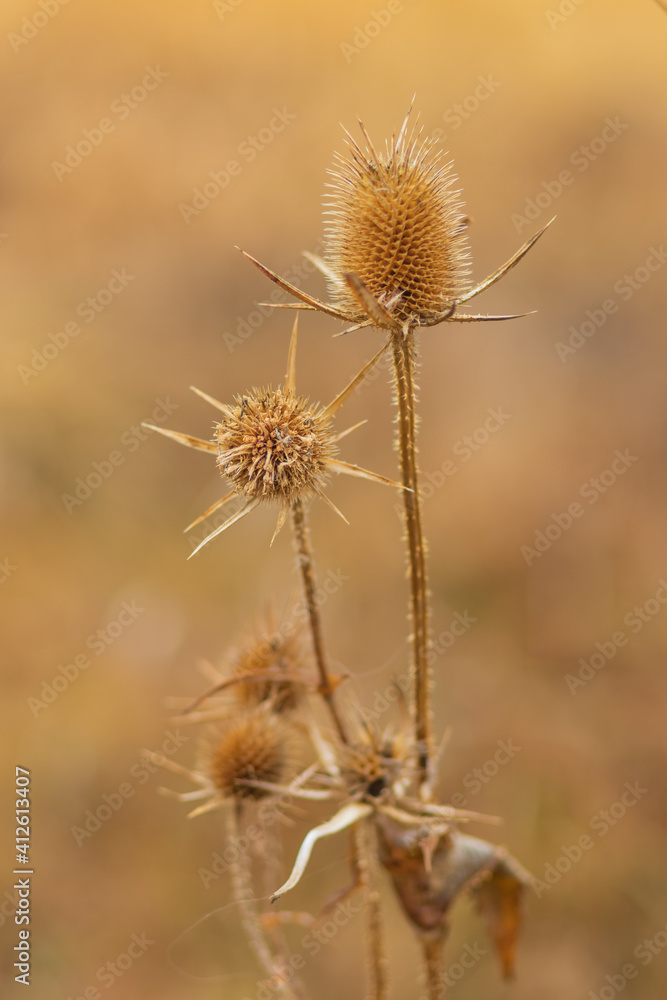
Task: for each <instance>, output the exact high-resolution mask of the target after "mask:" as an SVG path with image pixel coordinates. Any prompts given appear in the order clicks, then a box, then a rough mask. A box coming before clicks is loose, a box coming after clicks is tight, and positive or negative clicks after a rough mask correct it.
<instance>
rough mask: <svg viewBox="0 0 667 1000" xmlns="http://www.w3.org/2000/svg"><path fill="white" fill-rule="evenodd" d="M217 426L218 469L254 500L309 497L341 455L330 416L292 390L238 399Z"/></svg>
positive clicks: (258, 392) (265, 391) (268, 391)
mask: <svg viewBox="0 0 667 1000" xmlns="http://www.w3.org/2000/svg"><path fill="white" fill-rule="evenodd" d="M235 404H236V405H235V406H234V407H233V408H232V407H230V408H229V415H225V417H224V419H223V420H222V421H221V422H220V423H219V424H217V425H216V428H215V433H214V441H215V442H216V444H217V446H218V467H219V469H220V471H221V472H222V473H223V475H225V476H226V477H227V478H228V479H229V480H230V482H231V483H232V485H233V486H234V487H235V489H236V491H237V492H238V493H241V494H243V495H244V496H246V497H247V498H248V499H249V500H279V501H282V502H287V503H291V502H292V501H294V500H295V499H296V498H297V497H300V498H302V499H306V498H308V497H309V496H311V495H312V494H314V493H316V492H317V491H318V489H320V488H321V486H322V485H323V483H324V482H325V481H326V478H327V463H328V462H329V461H330V460H331V459H332V458H333V456H334V455H335V453H336V450H337V449H336V445H335V443H334V435H333V433H332V432H331V430H330V422H331V420H330V417H329V416H328V415H325V414H324V413H323V412H322V410H321V409H320V408H319V407H317V406H313V405H312V404H310V403H309V402H308V400H306V399H304V398H303V397H302V396H298V395H297V394H296V392H294V391H291V390H289V389H281V388H279V389H260V390H256V389H253V390H252V392H250V393H247V394H246V395H244V396H237V397H236V400H235Z"/></svg>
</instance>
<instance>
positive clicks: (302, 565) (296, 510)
mask: <svg viewBox="0 0 667 1000" xmlns="http://www.w3.org/2000/svg"><path fill="white" fill-rule="evenodd" d="M292 527H293V529H294V540H295V544H296V552H297V558H298V560H299V569H300V571H301V581H302V583H303V593H304V599H305V602H306V610H307V612H308V622H309V625H310V634H311V637H312V640H313V652H314V654H315V662H316V664H317V670H318V673H319V676H320V685H319V692H320V694H321V695H322V697H323V698H324V701H325V702H326V705H327V708H328V709H329V712H330V714H331V718H332V720H333V723H334V726H335V727H336V732H337V733H338V736H339V737H340V739H341V741H342V742H343V743H347V742H348V737H347V733H346V731H345V726H344V725H343V720H342V718H341V716H340V713H339V711H338V708H337V706H336V702H335V696H334V691H335V686H334V684H333V682H332V680H331V675H330V673H329V668H328V665H327V657H326V652H325V649H324V638H323V635H322V619H321V617H320V609H319V607H318V605H317V600H316V596H315V595H316V592H317V586H316V584H315V568H314V566H313V553H312V550H311V547H310V538H309V536H308V524H307V521H306V512H305V510H304V509H303V503H302V502H301V500H300V499H297V500H295V501H294V502H293V503H292Z"/></svg>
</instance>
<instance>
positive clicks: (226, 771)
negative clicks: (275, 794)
mask: <svg viewBox="0 0 667 1000" xmlns="http://www.w3.org/2000/svg"><path fill="white" fill-rule="evenodd" d="M208 744H209V745H208V754H207V756H208V761H207V766H206V773H207V774H208V776H209V778H210V779H211V782H212V783H213V785H214V786H215V788H216V789H217V791H218V792H219V793H220V796H221V797H222V798H224V799H235V800H236V801H237V802H238V801H242V800H246V799H255V800H256V799H262V798H265V797H266V796H267V795H270V794H271V793H270V792H269V791H268V790H266V789H263V788H258V787H256V786H255V785H252V784H248V782H260V781H261V782H270V783H271V784H274V785H275V784H279V783H280V782H281V781H282V780H283V778H284V776H285V773H286V770H287V742H286V732H285V727H284V726H283V724H282V723H281V722H280V720H279V719H278V718H277V717H276V716H275V715H272V714H270V713H268V712H265V711H263V710H257V711H251V712H243V713H241V714H240V715H236V716H234V717H230V718H229V719H227V720H225V721H224V722H222V723H221V724H220V725H218V726H216V728H215V730H213V731H211V733H210V734H209V738H208Z"/></svg>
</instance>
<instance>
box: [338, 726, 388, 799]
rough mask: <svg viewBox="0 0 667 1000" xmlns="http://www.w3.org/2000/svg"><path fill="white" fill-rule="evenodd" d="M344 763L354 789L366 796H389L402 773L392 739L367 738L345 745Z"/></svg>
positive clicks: (342, 760) (352, 789)
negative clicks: (377, 739)
mask: <svg viewBox="0 0 667 1000" xmlns="http://www.w3.org/2000/svg"><path fill="white" fill-rule="evenodd" d="M341 767H342V771H343V775H344V777H345V778H346V780H347V783H348V786H349V788H350V792H351V793H352V794H353V795H357V796H361V797H362V798H364V799H379V798H383V797H384V796H386V795H387V794H388V793H389V792H390V791H391V788H392V785H393V784H394V781H395V780H396V777H397V775H398V773H399V769H400V762H399V760H398V757H397V747H396V746H395V744H394V742H393V741H392V740H391V739H383V740H381V741H376V740H375V739H372V738H370V734H368V736H367V738H364V739H362V740H360V741H358V742H356V743H354V744H349V745H346V746H344V747H342V748H341Z"/></svg>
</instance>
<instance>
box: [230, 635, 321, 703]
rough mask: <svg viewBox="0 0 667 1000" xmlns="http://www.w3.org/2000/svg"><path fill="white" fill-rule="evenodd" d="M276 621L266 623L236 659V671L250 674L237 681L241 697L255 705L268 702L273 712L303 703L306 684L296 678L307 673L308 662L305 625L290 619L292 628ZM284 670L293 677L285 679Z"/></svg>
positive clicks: (238, 694) (236, 688) (234, 664)
mask: <svg viewBox="0 0 667 1000" xmlns="http://www.w3.org/2000/svg"><path fill="white" fill-rule="evenodd" d="M271 625H272V622H271V621H267V622H266V623H264V622H263V623H262V624H261V625H260V626H258V628H257V629H256V631H255V632H254V633H253V634H252V635H251V636H249V637H248V639H247V641H246V642H245V643H244V644H243V645H242V646H241V647H240V648H239V649H238V651H237V653H236V655H235V656H234V659H233V669H234V673H235V674H236V676H237V677H239V678H247V680H246V682H245V683H241V684H238V685H236V686H235V687H234V688H233V690H234V691H235V692H237V697H238V700H239V701H241V702H242V703H243V704H245V705H247V706H249V707H252V706H256V705H266V706H267V707H269V708H270V710H271V711H272V712H277V713H281V712H291V711H293V710H294V709H295V708H297V706H298V705H299V703H300V701H301V695H302V692H303V686H302V685H300V684H299V682H298V681H295V680H294V679H293V678H294V676H295V675H297V674H299V673H303V676H304V681H305V679H306V672H305V670H304V667H305V666H306V664H307V658H306V653H305V643H304V635H303V628H302V626H301V625H299V624H298V623H296V622H290V630H289V633H288V634H285V633H284V632H283V631H282V630H278V629H275V628H272V627H271ZM281 674H289V675H290V679H288V680H281V679H280V675H281Z"/></svg>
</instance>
